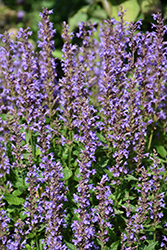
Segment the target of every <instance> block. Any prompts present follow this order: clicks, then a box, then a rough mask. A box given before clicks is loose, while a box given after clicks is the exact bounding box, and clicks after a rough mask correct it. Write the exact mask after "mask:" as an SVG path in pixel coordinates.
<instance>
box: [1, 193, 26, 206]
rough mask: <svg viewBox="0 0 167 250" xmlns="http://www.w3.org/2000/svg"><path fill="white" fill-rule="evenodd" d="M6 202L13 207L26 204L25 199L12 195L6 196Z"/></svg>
mask: <svg viewBox="0 0 167 250" xmlns="http://www.w3.org/2000/svg"><path fill="white" fill-rule="evenodd" d="M5 200H6V201H7V202H8V203H9V204H13V205H20V204H22V203H23V202H24V199H22V198H19V197H17V196H15V195H12V194H5Z"/></svg>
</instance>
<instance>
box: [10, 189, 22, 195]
mask: <svg viewBox="0 0 167 250" xmlns="http://www.w3.org/2000/svg"><path fill="white" fill-rule="evenodd" d="M22 193H23V192H22V190H19V189H17V190H14V191H13V193H12V195H14V196H19V195H21V194H22Z"/></svg>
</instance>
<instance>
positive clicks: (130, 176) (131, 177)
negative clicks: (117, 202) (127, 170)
mask: <svg viewBox="0 0 167 250" xmlns="http://www.w3.org/2000/svg"><path fill="white" fill-rule="evenodd" d="M124 178H125V180H127V181H137V180H138V179H137V178H136V177H134V176H133V175H130V174H128V175H127V176H125V177H124Z"/></svg>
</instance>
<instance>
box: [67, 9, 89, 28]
mask: <svg viewBox="0 0 167 250" xmlns="http://www.w3.org/2000/svg"><path fill="white" fill-rule="evenodd" d="M88 7H89V5H86V6H84V7H82V8H81V9H80V10H79V11H78V12H77V13H76V14H74V15H73V16H72V17H70V18H69V20H68V24H69V27H70V30H71V31H73V30H74V29H75V28H77V27H78V23H80V22H86V21H87V20H88V15H87V9H88Z"/></svg>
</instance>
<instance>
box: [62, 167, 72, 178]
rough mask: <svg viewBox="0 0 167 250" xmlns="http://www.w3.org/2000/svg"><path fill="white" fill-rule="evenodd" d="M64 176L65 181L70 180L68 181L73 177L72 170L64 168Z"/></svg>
mask: <svg viewBox="0 0 167 250" xmlns="http://www.w3.org/2000/svg"><path fill="white" fill-rule="evenodd" d="M63 174H64V178H63V179H64V180H68V179H70V177H71V176H72V171H71V169H69V168H67V167H66V168H64V169H63Z"/></svg>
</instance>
